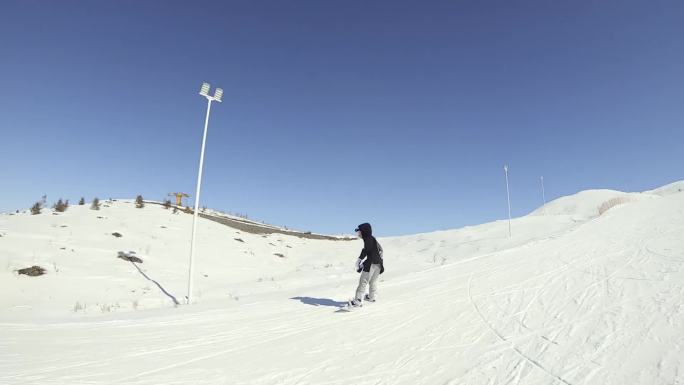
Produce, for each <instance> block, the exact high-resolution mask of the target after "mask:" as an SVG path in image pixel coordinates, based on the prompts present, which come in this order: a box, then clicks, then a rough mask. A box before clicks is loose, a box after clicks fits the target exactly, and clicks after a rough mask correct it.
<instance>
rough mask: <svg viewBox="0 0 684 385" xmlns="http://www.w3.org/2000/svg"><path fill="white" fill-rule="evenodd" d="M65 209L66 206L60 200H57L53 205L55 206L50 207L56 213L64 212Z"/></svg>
mask: <svg viewBox="0 0 684 385" xmlns="http://www.w3.org/2000/svg"><path fill="white" fill-rule="evenodd" d="M67 207H68V206H67V204H66V203H64V201H62V198H59V200H58V201H57V203H55V205H54V206H52V208H53V209H55V211H57V212H58V213H63V212H65V211H66V209H67Z"/></svg>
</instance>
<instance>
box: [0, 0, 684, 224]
mask: <svg viewBox="0 0 684 385" xmlns="http://www.w3.org/2000/svg"><path fill="white" fill-rule="evenodd" d="M683 20H684V2H681V1H604V0H601V1H546V0H545V1H508V0H502V1H456V0H454V1H411V2H406V1H397V0H392V1H240V2H235V1H59V2H56V1H3V3H2V5H1V6H0V130H1V134H2V151H1V152H0V181H1V182H2V187H1V189H0V197H1V198H0V211H9V210H15V209H19V208H27V207H29V206H30V205H31V204H32V203H33V202H35V201H37V200H39V199H40V197H41V196H42V195H43V194H47V195H48V200H49V201H50V202H54V201H55V200H57V198H59V197H63V198H69V199H71V201H72V202H75V201H76V200H78V198H80V197H81V196H85V197H86V199H88V200H90V199H92V198H93V196H98V197H100V198H108V197H114V198H117V197H119V198H124V197H127V198H133V197H135V196H136V195H137V194H142V195H143V196H144V197H145V198H149V199H158V200H161V199H164V197H165V195H166V193H168V192H172V191H184V192H187V193H190V194H193V195H194V186H195V181H196V172H197V164H198V160H199V150H200V144H201V135H202V128H203V122H204V113H205V109H206V102H205V100H204V99H203V98H202V97H200V96H199V95H197V91H198V89H199V86H200V84H201V83H202V82H203V81H208V82H210V83H211V84H212V86H214V85H218V86H221V87H223V88H224V90H225V94H224V102H223V103H221V104H214V106H213V108H212V116H211V122H210V127H209V138H208V145H207V152H206V159H205V174H204V183H203V194H202V205H206V206H208V207H212V208H217V209H222V210H226V211H232V212H241V213H247V214H248V215H249V216H250V217H251V218H255V219H259V220H265V221H267V222H270V223H274V224H280V225H288V226H290V227H293V228H299V229H302V230H312V231H318V232H328V233H339V232H352V231H353V229H354V227H355V226H356V225H357V224H358V223H360V222H362V221H370V222H371V223H372V224H373V225H374V226H375V228H376V231H377V233H379V234H380V235H395V234H406V233H415V232H423V231H432V230H437V229H448V228H456V227H461V226H464V225H468V224H478V223H483V222H487V221H491V220H496V219H503V218H505V217H506V215H507V211H506V190H505V181H504V173H503V165H504V164H505V163H508V164H509V165H510V178H511V200H512V205H513V215H514V216H519V215H524V214H527V213H528V212H530V211H531V210H533V209H535V208H536V207H537V206H539V205H540V203H541V193H540V186H539V184H540V183H539V177H540V176H541V175H543V176H544V179H545V182H546V192H547V198H548V199H549V200H550V199H552V198H556V197H559V196H563V195H568V194H572V193H575V192H577V191H580V190H583V189H588V188H612V189H619V190H627V191H641V190H646V189H650V188H653V187H657V186H660V185H663V184H666V183H669V182H672V181H675V180H681V179H684V172H683V169H682V165H684V151H683V147H684V145H683V143H684V22H683Z"/></svg>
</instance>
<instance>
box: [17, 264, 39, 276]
mask: <svg viewBox="0 0 684 385" xmlns="http://www.w3.org/2000/svg"><path fill="white" fill-rule="evenodd" d="M17 272H18V273H19V274H25V275H28V276H30V277H37V276H39V275H43V274H45V269H43V268H42V267H40V266H31V267H27V268H25V269H19V270H17Z"/></svg>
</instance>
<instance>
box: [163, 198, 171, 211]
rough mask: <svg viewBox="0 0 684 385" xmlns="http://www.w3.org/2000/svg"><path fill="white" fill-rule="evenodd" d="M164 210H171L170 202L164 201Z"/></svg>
mask: <svg viewBox="0 0 684 385" xmlns="http://www.w3.org/2000/svg"><path fill="white" fill-rule="evenodd" d="M164 208H165V209H167V210H168V209H170V208H171V201H170V200H168V199H166V200H165V201H164Z"/></svg>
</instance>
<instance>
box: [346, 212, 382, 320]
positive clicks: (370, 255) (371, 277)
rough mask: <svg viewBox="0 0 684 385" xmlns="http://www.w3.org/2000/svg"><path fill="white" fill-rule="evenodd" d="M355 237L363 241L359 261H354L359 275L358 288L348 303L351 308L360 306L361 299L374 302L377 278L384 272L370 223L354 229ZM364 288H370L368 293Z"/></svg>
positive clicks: (380, 250) (378, 245)
mask: <svg viewBox="0 0 684 385" xmlns="http://www.w3.org/2000/svg"><path fill="white" fill-rule="evenodd" d="M354 231H356V235H357V236H358V237H359V238H361V239H363V249H362V250H361V255H359V259H357V260H356V271H357V272H359V273H361V277H360V278H359V286H358V287H357V288H356V295H355V297H354V299H353V300H351V301H350V302H349V305H351V306H355V307H356V306H361V305H362V303H363V300H362V298H363V299H365V300H366V301H368V302H375V295H376V294H377V292H378V277H379V276H380V274H382V273H383V272H384V271H385V267H384V265H383V260H382V247H381V246H380V244H379V243H378V241H377V240H376V239H375V237H374V236H373V229H372V228H371V225H370V223H362V224H360V225H359V227H357V228H356V230H354ZM366 286H370V288H369V293H368V294H366V295H364V294H365V292H366Z"/></svg>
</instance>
